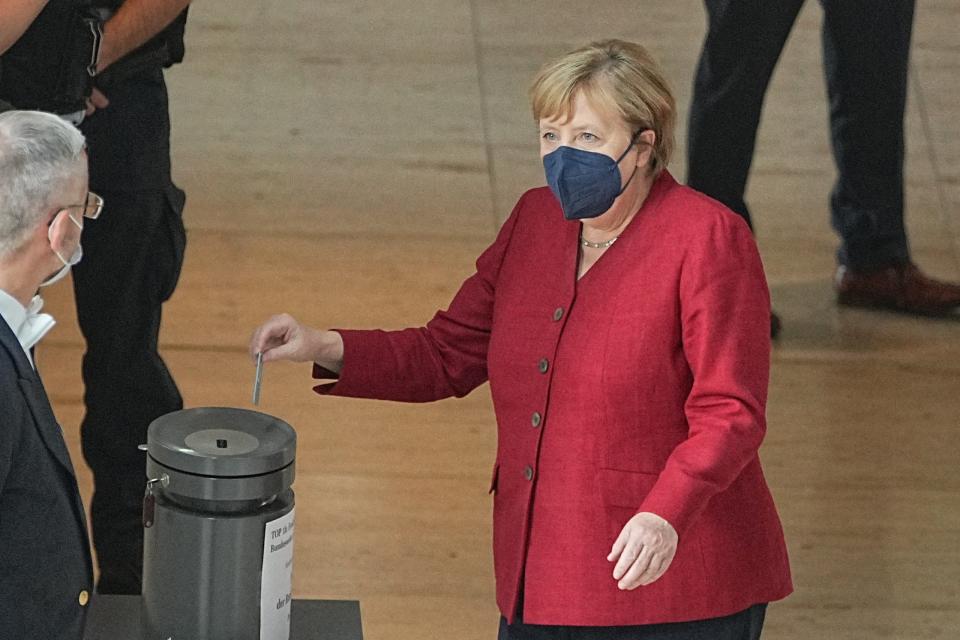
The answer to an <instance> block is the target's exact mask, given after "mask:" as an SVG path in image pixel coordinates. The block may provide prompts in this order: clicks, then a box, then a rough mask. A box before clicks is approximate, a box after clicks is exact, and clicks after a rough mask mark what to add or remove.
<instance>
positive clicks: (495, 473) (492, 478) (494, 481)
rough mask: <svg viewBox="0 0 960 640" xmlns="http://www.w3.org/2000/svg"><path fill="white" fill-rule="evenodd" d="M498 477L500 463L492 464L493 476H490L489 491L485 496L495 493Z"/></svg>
mask: <svg viewBox="0 0 960 640" xmlns="http://www.w3.org/2000/svg"><path fill="white" fill-rule="evenodd" d="M499 475H500V463H499V462H495V463H493V474H492V475H491V476H490V490H489V491H487V495H489V494H491V493H495V492H496V491H497V477H498V476H499Z"/></svg>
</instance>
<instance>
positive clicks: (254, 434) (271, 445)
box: [147, 407, 297, 478]
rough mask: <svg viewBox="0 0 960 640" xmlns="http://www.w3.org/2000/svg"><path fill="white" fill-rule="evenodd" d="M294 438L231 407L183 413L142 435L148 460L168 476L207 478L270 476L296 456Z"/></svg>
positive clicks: (279, 425)
mask: <svg viewBox="0 0 960 640" xmlns="http://www.w3.org/2000/svg"><path fill="white" fill-rule="evenodd" d="M296 449H297V434H296V432H295V431H294V430H293V427H291V426H290V425H289V424H287V423H286V422H284V421H283V420H281V419H279V418H276V417H274V416H270V415H267V414H265V413H260V412H259V411H250V410H247V409H236V408H232V407H199V408H194V409H183V410H182V411H174V412H173V413H168V414H166V415H164V416H160V417H159V418H157V419H156V420H154V421H153V422H152V423H150V427H149V429H148V430H147V454H148V455H149V456H150V457H151V458H153V460H155V461H156V462H157V463H159V464H160V465H162V466H164V467H167V468H169V469H171V470H176V471H181V472H185V473H189V474H196V475H200V476H211V477H221V478H223V477H244V476H256V475H260V474H267V473H273V472H275V471H277V470H279V469H282V468H284V467H286V466H288V465H290V464H291V463H293V460H294V458H295V456H296Z"/></svg>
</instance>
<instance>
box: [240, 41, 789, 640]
mask: <svg viewBox="0 0 960 640" xmlns="http://www.w3.org/2000/svg"><path fill="white" fill-rule="evenodd" d="M531 97H532V102H533V112H534V117H535V119H536V120H537V122H538V124H539V127H540V149H541V156H542V158H543V163H544V168H545V171H546V177H547V183H548V184H549V188H545V187H544V188H539V189H533V190H531V191H528V192H527V193H525V194H524V195H523V197H521V198H520V201H519V202H518V203H517V205H516V207H515V208H514V210H513V213H512V214H511V215H510V217H509V219H508V220H507V222H506V223H505V224H504V225H503V227H502V229H501V230H500V233H499V235H498V236H497V239H496V241H495V242H494V243H493V245H491V246H490V247H489V248H488V249H487V250H486V251H485V252H484V253H483V254H482V255H481V256H480V257H479V259H478V260H477V271H476V273H475V274H474V275H473V276H471V277H470V278H469V279H467V280H466V282H464V283H463V286H462V287H461V288H460V291H459V292H458V293H457V295H456V297H455V298H454V299H453V301H452V302H451V304H450V307H449V309H447V310H446V311H441V312H439V313H437V314H436V316H435V317H434V318H433V319H432V320H431V321H430V322H429V323H427V325H426V326H424V327H419V328H411V329H406V330H403V331H353V330H337V331H317V330H315V329H311V328H309V327H306V326H303V325H301V324H299V323H298V322H297V321H296V320H294V319H293V318H291V317H290V316H286V315H282V316H275V317H273V318H271V319H270V320H269V321H267V322H266V323H265V324H264V325H263V326H262V327H260V328H259V329H257V331H256V332H255V333H254V335H253V338H252V339H251V345H250V348H251V352H252V353H257V352H263V354H264V360H266V361H271V360H279V359H287V360H294V361H308V362H314V363H315V365H314V376H315V377H316V378H336V379H337V380H336V382H334V383H328V384H322V385H320V386H318V387H316V391H317V392H319V393H321V394H329V395H338V396H351V397H363V398H379V399H385V400H399V401H406V402H427V401H432V400H438V399H440V398H446V397H449V396H458V397H459V396H463V395H466V394H467V393H469V392H470V391H471V390H472V389H474V388H476V387H477V386H479V385H480V384H482V383H483V382H485V381H486V380H489V381H490V391H491V394H492V396H493V404H494V408H495V411H496V416H497V427H498V450H497V459H496V464H495V467H494V471H493V479H492V484H491V491H493V492H494V494H495V495H494V527H493V545H494V563H495V573H496V580H497V604H498V605H499V607H500V611H501V612H502V614H503V619H502V620H501V625H500V635H499V637H500V638H501V640H507V639H520V638H543V639H554V638H556V639H559V638H577V639H579V640H586V639H588V638H589V639H594V638H596V639H601V638H602V639H612V638H622V639H625V640H626V639H629V640H639V639H644V640H654V639H656V640H662V639H667V638H670V639H681V638H691V639H692V638H703V639H709V640H727V639H729V640H741V639H744V640H746V639H752V638H758V637H759V636H760V630H761V627H762V625H763V618H764V614H765V608H766V603H768V602H770V601H772V600H777V599H780V598H783V597H785V596H787V595H788V594H789V593H790V592H791V590H792V585H791V581H790V570H789V565H788V561H787V552H786V546H785V544H784V540H783V532H782V529H781V526H780V521H779V518H778V517H777V512H776V509H775V507H774V504H773V500H772V499H771V496H770V492H769V490H768V488H767V485H766V482H765V481H764V477H763V472H762V471H761V468H760V460H759V458H758V456H757V449H758V448H759V446H760V443H761V441H762V439H763V435H764V431H765V428H766V423H765V416H764V413H765V403H766V396H767V380H768V374H769V356H770V353H769V350H770V340H769V336H770V301H769V296H768V291H767V285H766V282H765V280H764V275H763V268H762V265H761V263H760V257H759V255H758V252H757V248H756V245H755V244H754V241H753V238H752V236H751V234H750V230H749V229H748V228H747V225H746V224H745V223H744V222H743V220H742V219H741V218H739V217H738V216H736V215H735V214H733V213H731V212H730V211H729V210H728V209H726V208H725V207H724V206H723V205H721V204H719V203H717V202H716V201H714V200H711V199H710V198H708V197H706V196H704V195H701V194H699V193H697V192H695V191H692V190H691V189H689V188H687V187H684V186H681V185H678V184H677V183H676V182H675V181H674V179H673V178H672V177H671V176H670V174H669V173H668V172H667V171H666V165H667V162H668V160H669V158H670V152H671V150H672V146H673V129H674V122H675V106H674V100H673V97H672V95H671V94H670V90H669V88H668V87H667V84H666V82H665V81H664V80H663V77H662V75H661V73H660V71H659V69H658V68H657V66H656V64H655V62H654V61H653V60H652V59H651V58H650V56H649V55H648V54H647V52H646V51H645V50H644V49H643V48H642V47H640V46H638V45H635V44H631V43H626V42H622V41H617V40H611V41H605V42H599V43H594V44H591V45H589V46H587V47H584V48H583V49H579V50H577V51H574V52H572V53H570V54H567V55H565V56H563V57H561V58H560V59H558V60H556V61H554V62H552V63H550V64H548V65H546V66H545V67H544V68H543V69H542V70H541V72H540V74H539V75H538V77H537V78H536V80H535V82H534V84H533V87H532V89H531Z"/></svg>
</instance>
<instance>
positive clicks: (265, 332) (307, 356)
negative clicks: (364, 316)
mask: <svg viewBox="0 0 960 640" xmlns="http://www.w3.org/2000/svg"><path fill="white" fill-rule="evenodd" d="M258 353H263V361H264V362H271V361H273V360H289V361H291V362H316V363H317V364H319V365H321V366H323V367H325V368H327V369H329V370H331V371H333V372H334V373H339V372H340V369H341V368H342V367H343V338H341V337H340V334H339V333H337V332H336V331H317V330H316V329H314V328H312V327H308V326H306V325H303V324H300V323H299V322H297V320H296V319H295V318H294V317H292V316H290V315H288V314H286V313H282V314H280V315H278V316H273V317H271V318H270V319H269V320H267V321H266V322H264V323H263V324H262V325H260V326H259V327H257V329H256V330H255V331H254V332H253V336H252V337H251V338H250V357H251V358H253V359H256V357H257V354H258Z"/></svg>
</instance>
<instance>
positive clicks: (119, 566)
mask: <svg viewBox="0 0 960 640" xmlns="http://www.w3.org/2000/svg"><path fill="white" fill-rule="evenodd" d="M188 4H189V2H188V0H99V2H98V3H97V4H96V5H95V6H90V3H89V2H88V1H84V0H49V2H46V1H40V0H19V1H18V2H13V3H9V7H8V6H7V5H5V4H3V3H0V21H2V22H4V23H5V24H6V23H7V20H8V18H10V19H11V24H21V25H23V27H22V28H24V29H25V31H23V32H22V35H20V36H19V37H10V36H9V35H6V34H5V35H6V37H8V38H9V39H10V40H12V41H13V42H12V44H11V43H10V42H7V43H0V45H2V46H6V47H8V48H7V49H0V99H4V100H6V101H8V102H10V103H12V104H13V105H15V106H16V107H18V108H31V109H42V110H46V111H53V112H55V113H58V114H61V115H63V116H64V117H66V118H68V119H70V120H72V121H73V122H80V121H81V120H82V124H80V129H81V131H82V132H83V133H84V135H85V136H86V139H87V145H88V153H89V158H90V187H91V188H92V189H93V190H94V191H96V192H97V193H100V194H101V195H102V196H103V197H104V200H105V201H106V202H107V204H106V210H105V215H104V216H103V218H102V220H99V221H97V222H95V223H93V224H90V225H88V227H87V230H86V233H85V235H84V249H85V258H84V261H83V263H81V265H79V266H78V267H77V269H75V270H74V274H73V276H74V277H73V285H74V291H75V295H76V303H77V315H78V318H79V322H80V328H81V330H82V332H83V335H84V338H85V339H86V346H87V350H86V353H85V354H84V358H83V381H84V385H85V394H84V403H85V406H86V414H85V416H84V419H83V423H82V425H81V435H82V448H83V455H84V458H85V459H86V461H87V463H88V464H89V466H90V468H91V470H92V471H93V477H94V495H93V500H92V504H91V520H92V530H93V542H94V547H95V549H96V553H97V562H98V565H99V569H100V578H99V581H98V584H97V590H98V591H99V592H101V593H126V594H135V593H139V592H140V588H141V575H142V563H143V557H142V556H143V551H142V549H143V529H142V526H141V508H142V506H141V505H142V500H143V492H144V486H145V480H146V479H145V472H144V468H145V460H144V454H143V452H141V451H139V450H138V449H137V445H139V444H141V443H144V442H146V431H147V426H148V425H149V423H150V422H151V421H152V420H153V419H154V418H156V417H158V416H160V415H163V414H165V413H168V412H170V411H175V410H178V409H181V408H182V406H183V401H182V398H181V396H180V393H179V391H178V390H177V386H176V384H175V383H174V380H173V378H172V376H171V374H170V372H169V371H168V369H167V367H166V365H165V364H164V362H163V360H162V359H161V357H160V355H159V353H158V349H157V339H158V334H159V328H160V313H161V305H162V304H163V302H165V301H166V300H167V299H169V297H170V295H171V294H172V293H173V290H174V288H175V286H176V283H177V280H178V278H179V274H180V268H181V264H182V261H183V255H184V249H185V244H186V238H185V233H184V228H183V222H182V212H183V207H184V201H185V197H184V193H183V192H182V191H181V190H180V189H178V188H177V187H176V186H175V185H174V183H173V181H172V179H171V172H170V143H169V137H170V119H169V113H168V103H167V89H166V85H165V83H164V76H163V69H164V67H166V66H169V65H170V64H173V63H175V62H178V61H179V60H180V59H181V58H182V55H183V29H184V23H185V18H186V15H185V9H186V7H187V5H188ZM29 5H33V6H32V7H31V6H29ZM5 10H6V11H8V12H10V13H11V14H12V15H10V16H7V15H3V14H4V11H5ZM18 12H19V13H18ZM31 12H32V14H33V16H34V18H32V19H30V14H31ZM78 61H79V63H78ZM78 64H79V72H77V67H78ZM51 71H56V72H57V73H51ZM83 74H86V76H84V75H83ZM64 77H66V78H67V80H68V81H66V82H63V81H61V82H60V83H59V84H54V83H53V80H54V79H55V78H64ZM78 91H79V92H80V95H81V99H80V101H79V102H78V97H77V96H78Z"/></svg>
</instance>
